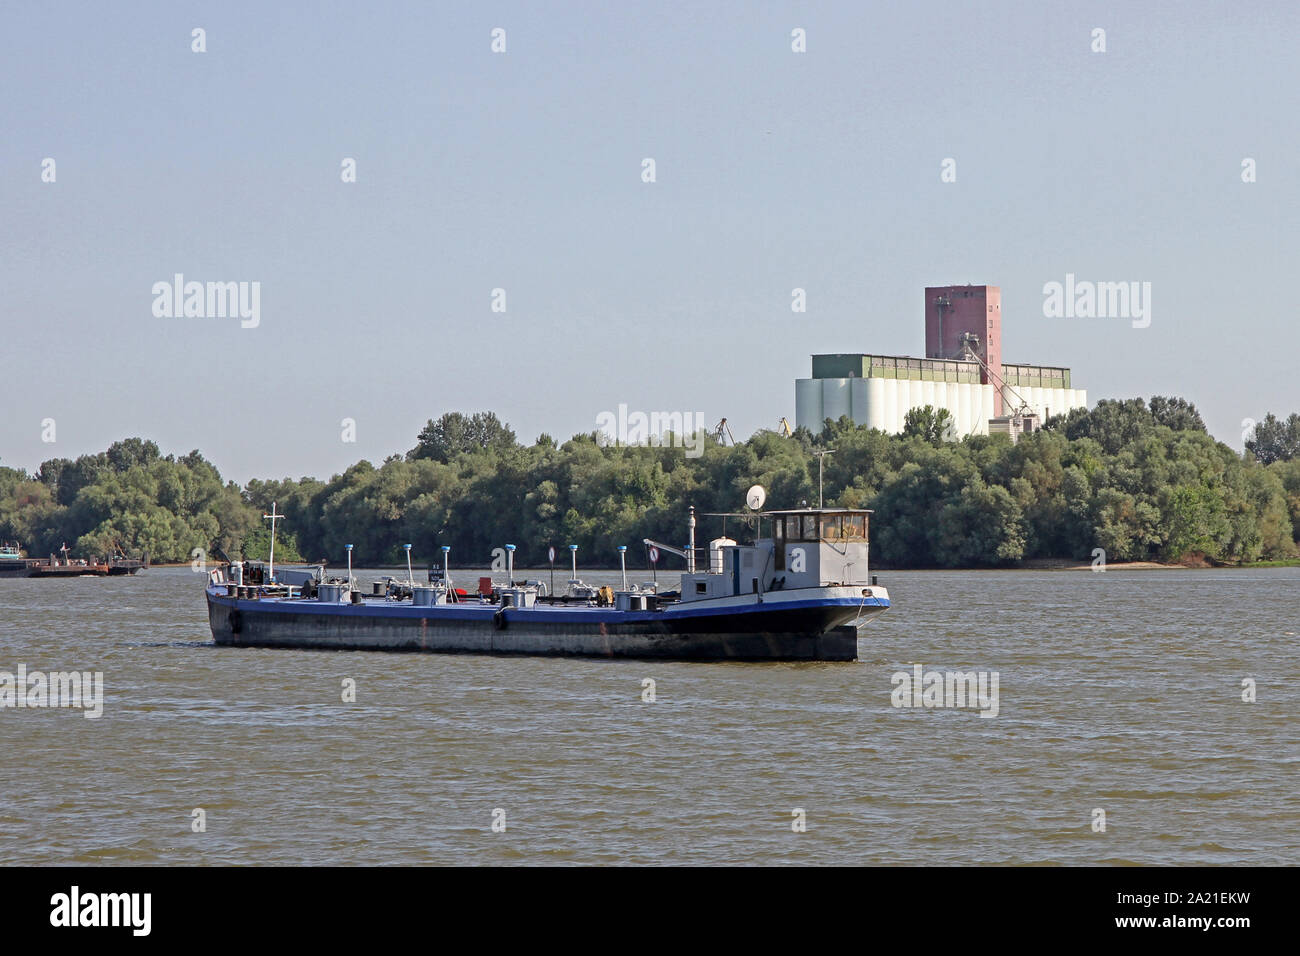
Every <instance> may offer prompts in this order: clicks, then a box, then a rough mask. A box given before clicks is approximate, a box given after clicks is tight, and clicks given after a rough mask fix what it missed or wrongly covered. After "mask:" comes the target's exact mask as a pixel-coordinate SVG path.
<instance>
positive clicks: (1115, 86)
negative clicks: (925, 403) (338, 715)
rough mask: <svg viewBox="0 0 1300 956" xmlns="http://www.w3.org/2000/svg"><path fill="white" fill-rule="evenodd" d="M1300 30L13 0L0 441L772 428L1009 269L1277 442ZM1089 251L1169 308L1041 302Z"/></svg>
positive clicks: (1082, 330)
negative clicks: (688, 418)
mask: <svg viewBox="0 0 1300 956" xmlns="http://www.w3.org/2000/svg"><path fill="white" fill-rule="evenodd" d="M1298 27H1300V5H1297V4H1295V3H1291V2H1286V3H1282V2H1263V3H1254V4H1249V5H1242V4H1230V3H1210V2H1204V0H1201V2H1195V0H1193V2H1185V0H1179V2H1168V3H1164V2H1152V3H1140V4H1135V3H1132V2H1116V3H1074V2H1071V3H1063V2H1044V0H1031V2H989V3H980V4H956V3H952V2H943V3H924V2H916V3H906V4H892V3H891V4H867V3H857V2H853V3H850V2H834V3H832V2H809V3H764V2H747V3H706V4H701V3H658V4H610V3H536V2H532V3H514V4H506V3H498V4H494V3H462V4H449V3H448V4H442V3H373V4H345V3H329V2H325V3H310V4H309V3H274V4H268V3H242V2H223V3H220V4H204V3H183V2H181V3H132V4H125V5H110V4H102V3H51V4H40V5H37V4H20V3H12V2H3V3H0V343H2V345H0V349H2V352H0V359H2V362H0V369H2V370H3V389H4V395H5V400H4V404H3V409H0V464H2V465H8V466H10V467H19V468H25V469H27V470H29V471H35V469H36V468H37V467H38V466H39V464H40V462H42V461H44V460H46V459H49V458H55V457H68V458H75V457H76V456H77V455H80V454H87V453H93V452H96V451H102V450H103V449H104V448H106V447H107V446H108V445H109V444H110V443H112V442H113V441H116V440H118V439H121V438H126V437H132V436H140V437H145V438H149V439H152V440H154V441H156V442H157V443H158V444H159V445H160V446H161V448H162V449H163V451H164V452H165V453H172V454H177V455H180V454H185V453H187V452H188V451H190V450H191V449H195V448H197V449H199V450H200V451H202V452H203V454H204V455H205V456H206V457H207V458H208V459H209V460H211V461H212V462H213V463H214V464H216V465H217V467H218V468H219V469H220V470H221V472H222V474H223V476H225V477H227V478H232V479H234V480H236V481H239V482H240V483H243V482H245V481H247V480H248V479H250V478H253V477H261V478H275V477H285V476H290V477H300V476H303V475H313V476H316V477H320V478H327V477H328V476H330V475H331V474H334V473H337V472H340V471H342V470H343V469H344V468H346V467H347V466H348V465H350V464H352V463H353V462H355V461H357V460H359V459H361V458H367V459H369V460H371V461H372V462H376V463H378V462H379V461H382V460H383V459H384V458H385V457H386V456H388V455H390V454H394V453H402V452H405V451H406V450H407V449H409V448H411V447H412V446H413V445H414V444H415V439H416V435H417V434H418V432H419V430H420V428H421V427H422V426H423V424H424V423H425V422H426V421H427V420H428V419H430V418H437V417H438V416H439V415H441V414H443V413H445V412H448V411H454V410H459V411H464V412H466V413H470V412H474V411H479V410H491V411H494V412H496V414H497V415H498V416H500V417H501V418H502V419H503V420H504V421H506V422H508V423H510V425H511V426H512V427H513V428H514V429H515V431H516V432H517V434H518V436H519V438H520V440H522V441H524V442H526V443H531V442H532V441H533V440H534V439H535V438H536V437H537V436H538V435H539V434H541V433H544V432H545V433H548V434H550V435H552V436H554V437H556V438H558V439H560V440H564V439H567V438H568V437H570V436H571V435H573V434H575V433H579V432H589V431H592V430H593V429H595V427H596V422H597V419H598V417H599V416H600V415H601V413H602V412H611V411H616V410H617V409H618V407H619V405H620V404H624V405H626V406H627V407H628V408H629V409H630V410H644V411H646V412H651V411H680V412H682V413H683V414H699V415H702V416H703V418H704V419H705V420H706V421H707V422H708V423H709V424H710V425H711V424H713V423H715V422H717V421H718V420H719V419H720V418H723V417H725V418H727V420H728V423H729V424H730V426H731V428H732V430H733V432H734V433H735V435H736V436H737V437H738V438H742V437H745V436H747V435H749V434H750V433H752V432H753V431H754V430H756V429H759V428H775V427H776V426H777V423H778V420H779V419H780V418H781V417H782V416H785V417H788V418H789V419H791V421H793V419H794V380H795V379H796V378H800V377H807V376H808V375H809V374H810V358H809V356H810V355H811V354H812V353H818V352H859V351H862V352H874V353H884V354H902V355H921V354H923V352H924V340H923V330H924V318H923V307H924V288H925V287H926V286H927V285H928V286H935V285H945V284H953V283H966V282H970V283H974V284H990V285H997V286H1000V287H1001V289H1002V315H1003V356H1004V360H1005V361H1008V362H1027V363H1036V364H1043V365H1064V366H1068V367H1070V368H1071V369H1072V370H1073V379H1074V383H1075V387H1082V388H1085V389H1087V392H1088V399H1089V402H1090V403H1093V404H1095V402H1096V401H1097V400H1098V399H1101V398H1128V397H1133V396H1138V395H1141V396H1145V397H1149V396H1151V395H1157V394H1159V395H1178V396H1182V397H1185V398H1187V399H1189V400H1191V401H1192V402H1194V403H1195V404H1196V405H1197V407H1198V408H1199V409H1200V410H1201V412H1202V414H1203V416H1204V418H1205V420H1206V423H1207V424H1208V426H1209V428H1210V431H1211V432H1212V433H1213V434H1214V435H1215V436H1216V437H1218V438H1219V439H1220V440H1222V441H1225V442H1227V443H1228V444H1230V445H1232V446H1233V447H1235V448H1240V447H1241V442H1242V430H1243V427H1244V426H1243V420H1244V419H1255V420H1258V419H1260V418H1262V417H1263V415H1264V413H1266V412H1269V411H1273V412H1275V413H1277V414H1279V415H1282V416H1285V415H1286V414H1289V413H1290V412H1293V411H1300V385H1298V384H1297V376H1296V375H1295V368H1296V364H1297V358H1296V356H1297V353H1298V350H1297V345H1300V335H1297V320H1296V318H1295V315H1294V314H1293V312H1292V308H1293V307H1292V306H1288V305H1287V304H1286V303H1287V302H1288V301H1289V299H1288V295H1289V289H1290V287H1291V285H1292V282H1293V277H1294V275H1295V272H1296V264H1297V262H1298V261H1300V256H1298V255H1297V253H1298V252H1300V240H1298V238H1297V236H1298V235H1300V233H1298V231H1297V229H1296V226H1295V216H1296V213H1297V211H1298V210H1300V127H1297V124H1296V123H1295V117H1296V116H1297V115H1300V83H1297V76H1296V68H1295V53H1294V44H1295V38H1296V37H1297V36H1298V35H1300V30H1298V29H1297V28H1298ZM196 29H201V30H202V31H203V33H202V34H201V39H202V43H201V44H200V43H199V42H198V40H196V38H195V34H194V31H195V30H196ZM496 30H500V31H504V34H500V33H498V34H496V37H497V39H496V41H495V42H496V43H497V45H498V46H500V43H501V39H502V38H503V39H504V44H505V50H504V52H495V51H494V50H493V44H494V31H496ZM1097 30H1104V46H1105V49H1104V51H1101V50H1098V49H1097V47H1098V45H1099V43H1098V35H1097V34H1096V32H1095V31H1097ZM795 31H803V34H802V36H803V37H804V38H805V39H804V44H803V45H804V46H805V50H804V52H796V51H795V49H793V47H794V46H797V45H799V44H798V41H797V37H795ZM196 45H201V46H203V47H204V49H203V51H202V52H196V50H195V49H194V47H195V46H196ZM349 159H350V160H353V161H354V162H355V181H345V179H347V178H348V176H347V175H346V174H347V169H345V163H346V161H347V160H349ZM647 159H651V160H653V172H654V177H653V181H650V182H648V181H646V178H647V172H646V164H645V160H647ZM949 159H951V160H953V161H954V163H953V164H950V166H949V167H948V168H950V169H955V181H947V182H945V181H944V178H945V177H944V176H943V172H944V168H945V166H944V163H945V160H949ZM48 160H53V164H52V165H51V164H50V163H48ZM1247 160H1251V161H1253V163H1252V164H1250V165H1253V169H1254V176H1253V178H1254V181H1253V182H1245V181H1243V163H1245V162H1246V161H1247ZM51 174H52V175H51ZM51 178H52V179H53V181H48V180H49V179H51ZM947 178H949V179H951V178H952V177H951V176H949V177H947ZM1247 178H1250V177H1247ZM177 274H180V275H182V276H183V277H184V281H186V282H190V281H194V282H200V283H208V282H214V283H215V282H223V283H224V282H236V283H248V285H247V286H246V287H245V288H246V290H248V291H249V292H250V293H251V291H252V289H253V288H254V287H253V285H252V284H253V283H257V284H258V285H257V287H256V288H257V290H258V294H259V296H260V299H259V309H258V310H257V315H256V325H255V326H252V327H244V326H245V325H249V324H250V323H251V322H252V319H251V318H249V319H242V320H241V318H240V317H239V316H230V315H226V316H217V315H189V316H186V315H184V314H181V315H166V314H165V312H166V310H165V309H164V308H163V307H162V306H161V305H160V304H159V301H158V300H159V295H158V293H156V292H155V287H156V285H157V284H159V283H163V284H167V285H170V284H171V283H172V282H173V277H174V276H175V275H177ZM1067 274H1073V275H1075V276H1076V279H1078V280H1089V281H1097V282H1139V283H1145V282H1149V283H1150V284H1151V286H1150V288H1151V314H1150V324H1149V325H1148V326H1146V327H1142V328H1139V327H1135V326H1134V324H1133V323H1132V322H1130V321H1128V320H1127V319H1123V318H1115V317H1105V318H1103V317H1091V318H1083V317H1077V316H1076V317H1070V318H1066V317H1057V316H1049V315H1047V314H1045V308H1044V300H1045V296H1044V286H1045V284H1047V283H1051V282H1061V283H1063V282H1064V281H1065V277H1066V276H1067ZM794 289H803V290H805V295H806V303H807V305H806V311H804V312H795V311H793V310H792V308H791V305H792V301H793V299H792V292H793V290H794ZM494 290H503V291H504V296H502V295H501V293H497V292H494ZM205 302H206V299H205ZM250 304H251V303H250ZM502 304H504V311H494V305H495V306H496V308H498V309H499V308H500V307H501V306H502ZM205 308H206V305H205ZM159 311H162V312H164V314H162V315H159V314H157V313H158V312H159ZM349 423H350V424H349Z"/></svg>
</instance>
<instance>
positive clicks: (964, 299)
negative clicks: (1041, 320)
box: [925, 285, 1002, 415]
mask: <svg viewBox="0 0 1300 956" xmlns="http://www.w3.org/2000/svg"><path fill="white" fill-rule="evenodd" d="M967 344H969V345H970V348H971V350H972V351H973V352H974V353H975V354H976V355H978V356H979V357H980V360H981V361H983V362H984V364H985V365H986V366H987V367H988V369H991V370H992V371H993V375H994V377H993V378H990V377H989V372H988V370H986V369H980V381H981V382H982V383H984V384H985V385H992V386H993V413H994V414H995V415H1001V414H1002V289H1001V288H999V287H998V286H995V285H945V286H934V287H931V286H927V287H926V290H925V357H926V358H932V359H960V358H961V357H962V356H963V355H965V353H966V349H965V346H966V345H967Z"/></svg>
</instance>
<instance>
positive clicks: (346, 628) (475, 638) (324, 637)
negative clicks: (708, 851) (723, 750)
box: [208, 594, 884, 661]
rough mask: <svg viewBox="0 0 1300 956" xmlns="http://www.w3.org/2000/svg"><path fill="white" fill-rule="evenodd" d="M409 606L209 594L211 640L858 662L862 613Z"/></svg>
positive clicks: (514, 652)
mask: <svg viewBox="0 0 1300 956" xmlns="http://www.w3.org/2000/svg"><path fill="white" fill-rule="evenodd" d="M259 605H260V606H259ZM409 610H411V611H413V612H414V613H407V614H402V615H384V616H380V615H378V614H376V613H373V612H371V613H367V611H366V609H350V608H346V606H343V607H342V608H340V609H339V610H337V611H331V612H330V613H322V612H321V611H320V610H310V611H296V610H294V609H293V608H292V605H290V606H288V607H286V606H285V605H283V604H277V603H275V602H259V601H248V600H239V601H234V600H233V599H229V598H224V597H214V596H213V595H211V594H209V596H208V619H209V624H210V626H211V628H212V636H213V640H214V641H215V642H216V643H217V644H219V645H222V646H234V647H274V648H302V649H314V650H347V651H357V650H384V651H399V652H400V651H409V652H432V653H452V654H456V653H459V654H494V655H530V656H557V657H626V658H635V659H659V660H694V661H704V660H711V661H723V660H737V661H762V660H768V661H852V660H856V659H857V647H858V629H857V627H856V626H854V625H852V624H845V621H847V620H852V619H854V618H855V617H856V616H857V613H858V609H846V608H844V607H842V606H837V607H825V608H808V607H804V608H797V609H778V608H773V609H771V610H766V609H763V610H752V611H746V612H744V613H741V614H721V615H717V616H713V617H709V616H698V617H679V618H677V619H674V617H673V616H672V615H669V614H663V613H661V614H656V615H654V618H655V619H654V620H644V619H642V620H638V621H635V622H629V623H618V622H616V621H611V620H599V621H592V622H590V623H588V622H586V621H580V622H575V621H573V620H558V621H548V620H538V618H539V617H540V616H544V614H545V612H542V614H540V615H539V614H538V613H536V612H534V613H531V614H530V613H528V612H523V611H516V610H514V609H510V610H507V611H506V612H505V613H504V614H503V615H501V616H500V617H498V616H497V615H495V614H492V613H490V610H491V609H488V610H489V613H488V614H486V615H477V616H478V618H479V619H478V620H465V619H449V617H448V615H447V614H445V613H443V612H442V611H440V610H439V609H429V611H428V613H427V614H424V615H421V614H420V613H419V610H418V609H409ZM882 610H884V608H874V609H872V608H868V611H869V612H873V611H874V612H875V613H879V612H880V611H882ZM610 613H611V614H613V612H610ZM512 615H513V618H512ZM642 617H643V618H644V616H642Z"/></svg>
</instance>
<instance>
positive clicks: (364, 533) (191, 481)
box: [0, 396, 1300, 567]
mask: <svg viewBox="0 0 1300 956" xmlns="http://www.w3.org/2000/svg"><path fill="white" fill-rule="evenodd" d="M1295 417H1296V416H1292V418H1293V419H1294V418H1295ZM908 424H909V428H908V431H907V432H906V433H905V434H903V435H887V434H884V433H882V432H879V431H876V430H873V429H867V428H862V427H859V426H857V425H855V424H853V422H852V421H850V420H849V419H847V418H841V419H840V420H839V421H828V422H826V423H825V425H824V427H823V428H822V430H821V431H820V432H819V433H818V434H816V435H814V434H812V433H811V432H809V431H808V430H807V429H796V430H795V433H794V436H793V437H789V438H787V437H784V436H782V435H779V434H777V433H776V432H772V431H760V432H757V433H756V434H754V435H753V436H751V437H750V438H749V440H748V441H744V442H741V443H739V444H737V445H735V446H724V445H721V444H719V443H717V442H715V441H709V442H706V443H705V444H704V447H703V454H702V455H700V456H699V457H695V458H688V457H686V455H685V454H684V453H683V450H682V449H681V448H672V447H662V448H653V447H627V446H609V445H603V444H601V443H600V442H599V441H598V440H597V437H596V436H594V435H591V434H583V435H575V436H574V437H573V438H571V439H569V440H568V441H566V442H564V443H563V444H557V442H556V441H555V440H554V439H552V438H550V437H549V436H545V435H544V436H542V437H540V438H539V439H538V440H537V441H536V442H535V443H533V444H532V445H529V446H523V445H520V444H518V443H517V442H516V441H515V436H514V433H513V432H512V431H511V430H510V429H509V427H508V426H506V425H504V424H503V423H501V422H500V421H499V420H498V419H497V418H496V416H495V415H492V414H491V413H479V414H477V415H473V416H468V417H467V416H464V415H460V414H459V413H450V414H448V415H444V416H443V417H442V418H441V419H439V420H438V422H436V423H435V422H432V421H431V422H430V423H429V424H428V425H427V426H426V427H425V429H424V430H423V431H422V432H421V435H420V440H419V442H418V444H417V445H416V447H415V448H414V449H412V451H411V452H410V453H408V454H407V455H406V456H390V457H389V458H388V459H387V460H385V461H384V462H383V463H382V464H381V465H379V466H378V467H376V466H375V465H373V464H371V463H370V462H368V461H360V462H357V463H356V464H355V465H353V466H351V467H350V468H348V469H347V470H346V471H344V472H343V473H342V474H338V475H335V476H333V477H331V478H330V479H329V480H328V481H320V480H317V479H315V478H299V479H297V480H294V479H290V478H283V479H278V480H260V479H259V480H254V481H250V482H249V483H248V485H247V486H246V487H245V488H243V489H242V490H241V489H239V488H237V487H236V486H235V485H234V484H233V483H231V484H225V485H223V484H222V481H221V476H220V475H219V474H218V473H217V470H216V469H215V468H213V467H212V465H211V464H210V463H208V462H207V461H205V460H204V459H203V457H202V456H201V455H199V453H198V452H191V453H190V454H189V455H185V456H182V457H181V458H178V459H174V458H172V457H171V456H166V457H163V456H161V455H160V454H159V452H158V449H157V447H156V446H155V445H154V444H153V443H152V442H147V441H142V440H140V439H128V440H126V441H122V442H118V443H116V444H114V445H113V446H112V447H111V448H109V449H108V450H107V451H105V452H103V453H100V454H98V455H83V456H81V457H80V458H78V459H76V460H75V461H70V460H67V459H55V460H52V461H48V462H45V463H44V464H42V466H41V468H40V470H39V472H38V473H37V475H36V476H28V475H26V474H24V473H23V472H21V471H17V470H15V469H10V468H0V540H16V541H19V542H21V543H23V544H24V545H25V546H26V547H27V548H28V550H29V552H30V553H32V554H48V553H49V552H50V551H53V550H57V549H58V547H59V546H60V545H61V544H62V543H63V542H65V541H66V542H67V543H68V545H69V546H70V547H73V546H74V544H75V548H76V550H77V551H78V552H79V553H80V554H81V555H83V556H95V555H102V554H106V553H108V551H109V550H111V549H112V548H113V547H115V546H121V547H123V548H124V549H126V550H127V551H128V552H130V553H133V554H138V553H140V552H142V551H147V552H149V554H150V555H151V556H152V558H153V559H154V560H156V561H168V560H172V561H183V560H188V559H189V557H190V554H191V552H192V550H193V549H194V548H204V549H205V550H206V551H207V552H208V553H210V554H212V555H215V556H218V557H220V556H222V555H225V556H228V557H232V558H235V557H240V556H245V555H246V556H249V557H255V558H261V557H265V556H266V553H267V551H268V550H269V548H268V545H269V527H268V523H267V522H266V521H264V520H263V518H262V514H263V513H264V512H267V511H269V510H270V509H271V505H272V503H273V502H274V503H275V506H276V508H277V509H278V510H279V512H280V513H282V514H284V515H285V520H284V522H283V523H281V525H280V526H279V531H278V533H277V539H276V560H277V561H280V560H284V561H298V560H302V559H304V558H305V559H307V560H312V561H315V560H319V559H322V558H327V559H328V560H329V561H331V562H333V563H335V564H342V563H343V561H344V560H345V551H344V546H345V545H347V544H352V545H354V546H355V549H356V550H355V554H354V561H355V562H356V563H357V564H358V565H359V566H360V565H363V564H367V563H368V564H381V563H382V564H399V563H401V562H402V561H403V560H404V555H403V550H402V545H403V544H405V543H407V542H410V543H411V544H412V545H413V556H414V559H415V560H416V561H417V562H419V563H420V564H425V563H428V562H430V561H433V560H437V559H438V557H439V552H438V549H439V548H440V547H441V546H442V545H447V546H449V547H450V548H451V549H452V553H451V561H452V564H453V567H455V566H460V567H485V566H487V565H488V564H489V562H490V561H491V558H492V551H493V549H494V548H499V547H501V546H503V545H504V544H506V543H507V542H509V543H513V544H517V545H518V547H519V551H518V553H517V555H516V565H517V566H518V567H528V566H539V565H542V564H544V563H545V557H546V548H547V546H548V545H554V546H555V547H556V550H557V551H559V552H561V554H562V555H563V553H564V552H565V551H566V550H567V545H569V544H576V545H578V547H579V561H580V563H581V564H582V565H583V566H586V567H594V566H604V567H616V566H617V560H618V559H617V551H616V548H617V547H618V545H620V544H625V545H627V546H628V548H629V552H630V554H629V564H630V565H631V566H633V567H635V566H637V562H638V560H641V554H642V548H641V546H640V541H641V539H643V538H647V537H648V538H654V539H657V540H660V541H666V542H669V543H675V544H683V543H684V540H683V539H684V538H685V525H686V512H687V507H688V506H689V505H694V506H695V507H696V509H697V510H698V511H699V512H731V511H736V510H738V509H740V508H741V507H742V506H743V501H744V494H745V491H746V489H748V488H749V486H750V485H753V484H761V485H763V486H764V487H765V488H766V489H767V492H768V507H771V508H791V507H799V506H801V505H802V504H803V503H804V502H815V501H816V495H817V462H816V459H815V458H814V457H813V456H812V454H811V452H812V451H814V450H816V449H819V448H834V449H835V454H834V455H830V456H827V457H826V458H825V459H824V462H825V479H824V480H825V499H826V502H827V503H828V504H830V505H837V506H843V507H857V508H872V509H874V510H875V515H874V517H873V520H872V538H873V541H872V550H873V556H874V559H875V560H876V561H877V562H879V563H881V564H884V565H886V566H890V567H997V566H1005V565H1012V564H1015V563H1017V562H1019V561H1021V560H1024V559H1027V558H1071V559H1078V560H1087V559H1088V558H1089V557H1090V556H1091V554H1092V552H1093V550H1094V549H1095V548H1103V549H1105V551H1106V555H1107V559H1108V560H1110V561H1124V560H1166V561H1178V560H1183V559H1187V558H1192V557H1197V556H1204V557H1205V558H1207V559H1209V560H1211V561H1215V562H1227V563H1248V562H1254V561H1259V560H1285V559H1288V558H1292V557H1295V556H1296V555H1297V553H1298V551H1297V530H1298V529H1300V459H1297V458H1294V457H1293V458H1291V459H1286V458H1281V457H1279V458H1277V459H1276V460H1275V461H1274V462H1273V463H1272V464H1270V465H1268V467H1265V466H1264V465H1261V464H1259V463H1258V462H1256V461H1254V460H1253V459H1252V458H1250V457H1249V456H1247V457H1243V456H1240V455H1237V454H1235V453H1234V452H1233V451H1232V450H1231V449H1230V448H1228V447H1227V446H1226V445H1223V444H1221V443H1219V442H1216V441H1215V440H1214V439H1213V438H1211V437H1210V436H1209V435H1208V434H1207V433H1206V432H1205V429H1204V425H1203V423H1202V422H1201V418H1200V415H1199V414H1198V413H1197V412H1196V409H1195V408H1194V407H1193V406H1191V405H1190V404H1188V403H1187V402H1185V401H1183V400H1181V399H1166V398H1161V397H1159V396H1157V397H1155V398H1153V399H1152V400H1151V402H1150V404H1149V405H1148V404H1147V403H1146V402H1144V401H1143V400H1142V399H1130V400H1124V401H1102V402H1099V403H1098V404H1097V407H1096V408H1095V409H1093V410H1092V411H1084V410H1076V411H1074V412H1071V413H1070V414H1069V415H1067V416H1059V417H1057V418H1054V419H1053V420H1052V421H1051V422H1050V423H1049V424H1048V427H1047V428H1045V429H1043V430H1040V431H1038V432H1035V433H1032V434H1029V435H1025V436H1022V437H1021V439H1020V441H1019V442H1018V443H1017V444H1015V445H1013V444H1011V442H1010V440H1009V438H1008V437H1007V436H1005V435H997V436H975V437H970V438H966V439H963V440H962V441H945V440H944V432H945V429H946V422H945V420H944V415H943V413H942V412H937V413H936V412H935V410H934V409H933V408H931V409H917V410H914V414H912V415H910V416H909V422H908ZM1279 424H1281V425H1285V423H1279ZM1266 433H1267V431H1266ZM710 520H711V519H705V521H706V524H705V527H704V529H703V533H704V534H705V535H710V534H712V533H714V532H715V531H718V530H720V528H717V527H714V526H712V525H710V524H708V523H707V522H709V521H710ZM728 531H729V533H731V534H732V535H733V536H736V535H740V536H742V537H743V536H744V535H745V534H746V532H745V531H744V530H743V528H742V527H738V526H736V525H735V524H734V523H733V524H729V525H728ZM565 561H567V555H564V557H562V558H561V563H564V562H565Z"/></svg>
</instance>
